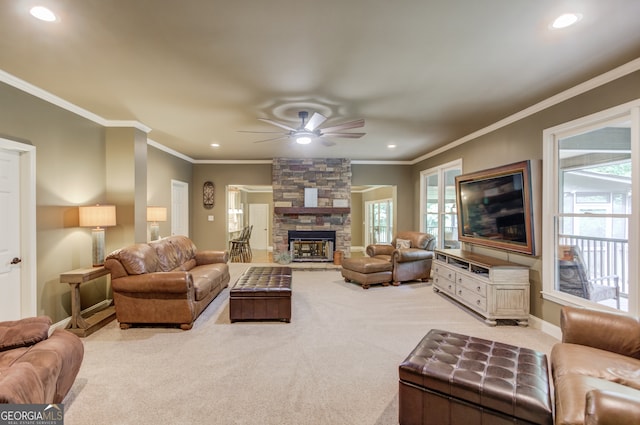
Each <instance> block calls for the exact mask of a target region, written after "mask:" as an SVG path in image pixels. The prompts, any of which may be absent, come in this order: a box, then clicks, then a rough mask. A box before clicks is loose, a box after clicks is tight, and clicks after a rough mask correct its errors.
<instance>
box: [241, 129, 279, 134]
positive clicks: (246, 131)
mask: <svg viewBox="0 0 640 425" xmlns="http://www.w3.org/2000/svg"><path fill="white" fill-rule="evenodd" d="M238 133H261V134H263V133H268V134H282V131H251V130H238Z"/></svg>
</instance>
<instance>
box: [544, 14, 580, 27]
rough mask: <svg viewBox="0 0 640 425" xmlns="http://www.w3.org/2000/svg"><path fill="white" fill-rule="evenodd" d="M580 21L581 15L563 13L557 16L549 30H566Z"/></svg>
mask: <svg viewBox="0 0 640 425" xmlns="http://www.w3.org/2000/svg"><path fill="white" fill-rule="evenodd" d="M580 19H582V15H581V14H579V13H565V14H562V15H560V16H558V17H557V18H556V19H555V21H553V23H552V24H551V28H554V29H561V28H567V27H570V26H571V25H573V24H575V23H576V22H578V21H579V20H580Z"/></svg>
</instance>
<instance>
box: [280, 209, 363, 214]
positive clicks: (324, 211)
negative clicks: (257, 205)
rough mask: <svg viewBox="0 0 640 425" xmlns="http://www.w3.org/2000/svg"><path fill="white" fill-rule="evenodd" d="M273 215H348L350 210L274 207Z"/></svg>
mask: <svg viewBox="0 0 640 425" xmlns="http://www.w3.org/2000/svg"><path fill="white" fill-rule="evenodd" d="M273 212H274V213H275V214H284V215H286V214H290V215H294V214H298V215H304V214H306V215H314V214H316V215H317V214H349V213H350V212H351V208H349V207H346V208H335V207H275V208H274V209H273Z"/></svg>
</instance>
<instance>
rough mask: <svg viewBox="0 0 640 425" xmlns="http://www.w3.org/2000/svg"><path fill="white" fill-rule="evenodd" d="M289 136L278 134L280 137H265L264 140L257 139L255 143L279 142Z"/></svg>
mask: <svg viewBox="0 0 640 425" xmlns="http://www.w3.org/2000/svg"><path fill="white" fill-rule="evenodd" d="M288 138H289V136H278V137H272V138H270V139H264V140H257V141H255V142H253V143H264V142H277V141H278V140H285V139H288Z"/></svg>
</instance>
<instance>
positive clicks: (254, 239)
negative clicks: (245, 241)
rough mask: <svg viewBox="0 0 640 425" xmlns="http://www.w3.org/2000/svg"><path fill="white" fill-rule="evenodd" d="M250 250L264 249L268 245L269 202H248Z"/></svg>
mask: <svg viewBox="0 0 640 425" xmlns="http://www.w3.org/2000/svg"><path fill="white" fill-rule="evenodd" d="M249 226H253V228H252V230H251V239H250V240H249V244H250V245H251V249H252V250H260V251H266V250H267V249H268V245H269V228H270V226H269V204H249Z"/></svg>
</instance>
